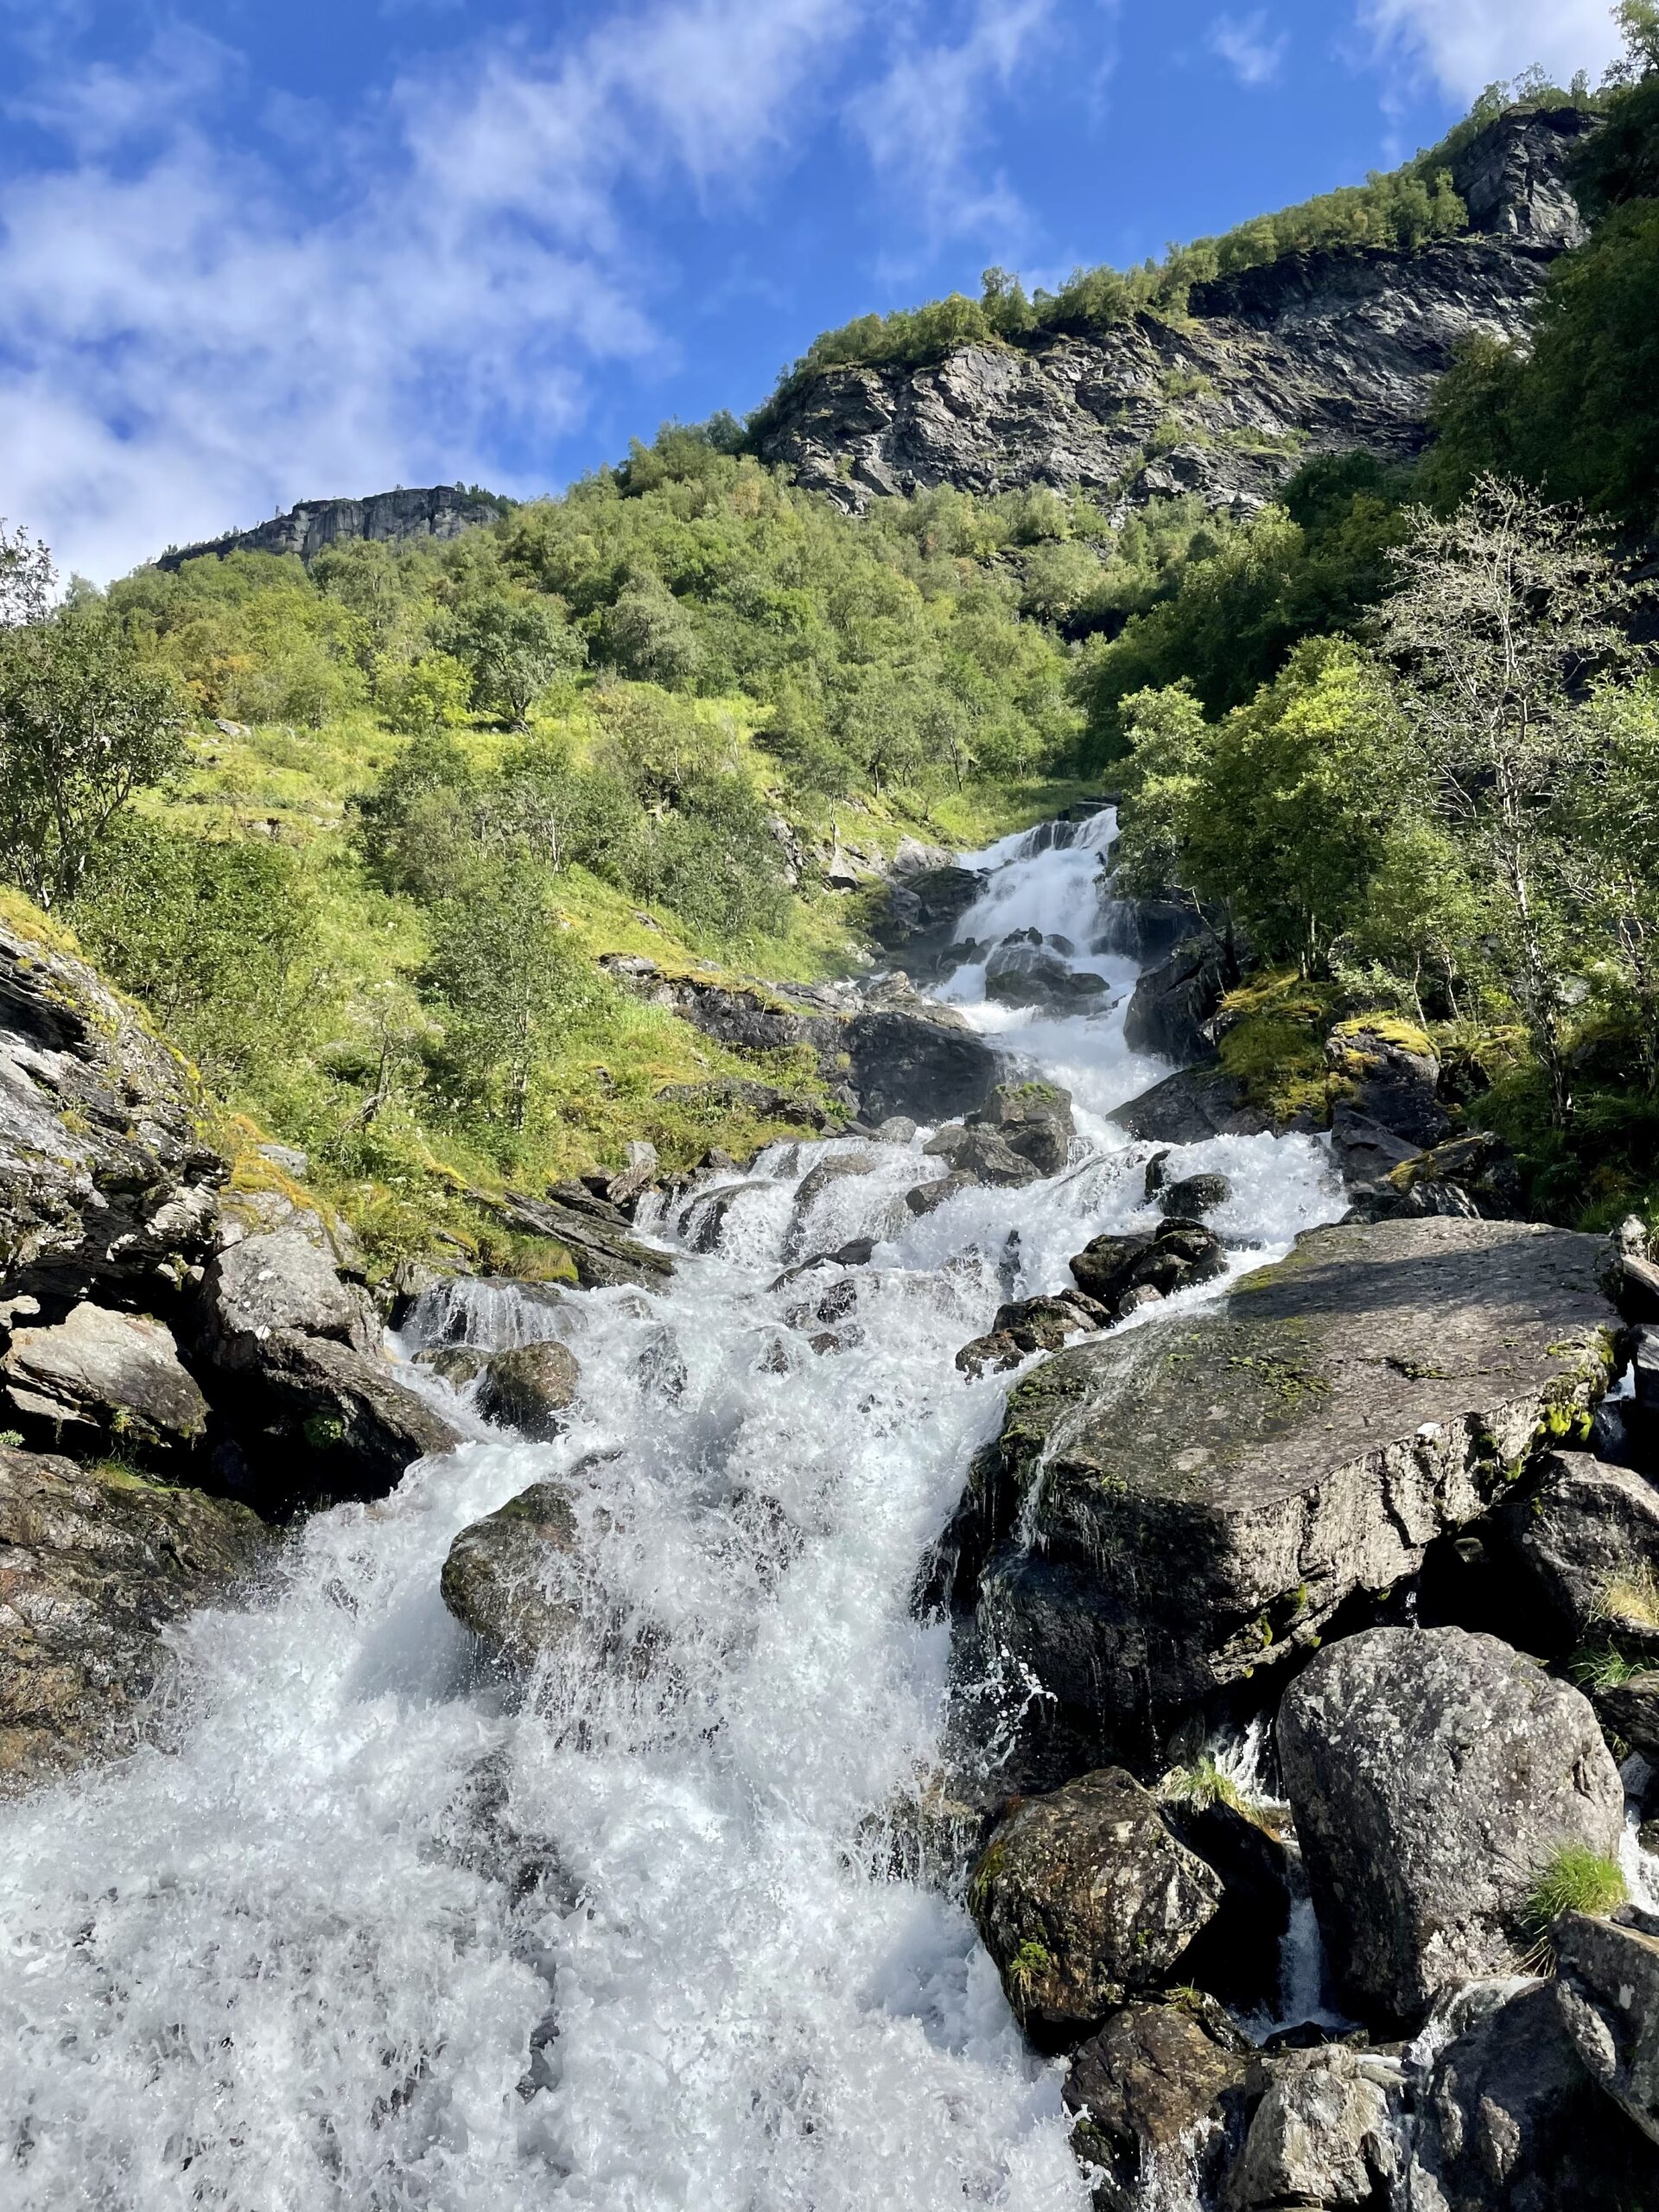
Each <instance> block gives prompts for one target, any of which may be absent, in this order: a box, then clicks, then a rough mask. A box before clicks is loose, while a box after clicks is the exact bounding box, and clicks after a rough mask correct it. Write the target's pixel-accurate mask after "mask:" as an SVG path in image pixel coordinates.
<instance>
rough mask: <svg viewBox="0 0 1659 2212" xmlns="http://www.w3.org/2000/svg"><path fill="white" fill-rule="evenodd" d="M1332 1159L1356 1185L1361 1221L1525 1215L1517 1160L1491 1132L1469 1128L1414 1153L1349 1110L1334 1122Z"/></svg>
mask: <svg viewBox="0 0 1659 2212" xmlns="http://www.w3.org/2000/svg"><path fill="white" fill-rule="evenodd" d="M1332 1157H1333V1159H1335V1160H1336V1161H1337V1164H1338V1166H1339V1167H1340V1168H1341V1169H1342V1172H1343V1173H1344V1176H1345V1177H1346V1178H1347V1179H1348V1181H1349V1182H1350V1183H1351V1185H1355V1206H1356V1216H1355V1217H1356V1218H1357V1219H1362V1220H1366V1221H1394V1220H1401V1219H1412V1218H1417V1217H1421V1216H1423V1215H1425V1214H1444V1215H1446V1216H1448V1217H1452V1218H1453V1219H1463V1220H1478V1221H1513V1220H1515V1219H1516V1218H1517V1217H1519V1216H1520V1215H1521V1214H1522V1212H1523V1211H1524V1207H1523V1205H1522V1198H1523V1193H1522V1187H1521V1178H1520V1174H1519V1173H1518V1171H1517V1170H1516V1165H1515V1158H1514V1154H1512V1153H1511V1152H1510V1147H1509V1146H1508V1145H1507V1144H1505V1142H1504V1141H1503V1138H1502V1137H1500V1136H1496V1135H1493V1134H1492V1132H1491V1130H1490V1129H1469V1130H1466V1131H1465V1133H1464V1134H1463V1135H1461V1136H1456V1137H1452V1138H1449V1139H1448V1140H1447V1141H1446V1143H1444V1144H1439V1145H1435V1146H1434V1147H1433V1148H1432V1149H1431V1150H1429V1151H1427V1152H1415V1151H1412V1150H1411V1149H1410V1148H1409V1147H1408V1143H1407V1141H1406V1140H1405V1139H1404V1138H1400V1137H1395V1136H1393V1135H1390V1134H1389V1132H1388V1131H1386V1130H1384V1129H1383V1128H1382V1127H1381V1125H1380V1124H1379V1123H1377V1122H1367V1121H1365V1120H1364V1119H1363V1116H1359V1115H1357V1113H1356V1112H1355V1110H1354V1109H1353V1108H1352V1107H1348V1106H1338V1108H1337V1109H1336V1112H1335V1115H1334V1116H1333V1117H1332Z"/></svg>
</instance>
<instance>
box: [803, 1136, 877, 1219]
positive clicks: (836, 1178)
mask: <svg viewBox="0 0 1659 2212" xmlns="http://www.w3.org/2000/svg"><path fill="white" fill-rule="evenodd" d="M880 1165H881V1155H880V1153H878V1152H870V1151H868V1149H863V1148H861V1149H859V1150H858V1151H855V1152H827V1153H825V1154H824V1156H823V1159H822V1160H819V1161H817V1164H816V1165H815V1166H811V1167H810V1168H808V1170H807V1172H806V1173H805V1174H804V1176H803V1177H802V1178H801V1181H800V1185H799V1187H798V1190H797V1191H796V1193H795V1211H796V1213H797V1215H801V1214H804V1213H805V1212H806V1211H808V1209H809V1208H810V1206H811V1205H814V1204H815V1202H816V1201H817V1199H819V1198H822V1197H823V1194H824V1192H826V1191H827V1190H828V1189H829V1186H830V1185H831V1184H832V1183H839V1182H840V1181H841V1180H842V1179H843V1177H845V1176H848V1175H870V1174H874V1172H875V1170H876V1169H877V1168H878V1167H879V1166H880Z"/></svg>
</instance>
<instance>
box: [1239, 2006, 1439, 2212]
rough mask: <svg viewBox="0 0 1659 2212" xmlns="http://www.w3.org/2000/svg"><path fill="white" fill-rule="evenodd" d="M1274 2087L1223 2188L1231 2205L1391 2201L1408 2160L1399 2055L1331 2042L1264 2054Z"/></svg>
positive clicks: (1263, 2065)
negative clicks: (1319, 2046) (1271, 2055)
mask: <svg viewBox="0 0 1659 2212" xmlns="http://www.w3.org/2000/svg"><path fill="white" fill-rule="evenodd" d="M1254 2070H1255V2071H1256V2072H1258V2073H1260V2074H1263V2075H1266V2076H1267V2090H1266V2094H1264V2095H1263V2096H1262V2101H1261V2102H1260V2103H1259V2104H1258V2105H1257V2106H1256V2107H1255V2112H1254V2113H1253V2114H1252V2115H1251V2119H1250V2125H1249V2133H1248V2134H1247V2135H1246V2136H1245V2139H1244V2147H1243V2151H1242V2152H1240V2153H1239V2156H1238V2159H1237V2161H1236V2164H1235V2165H1234V2167H1233V2169H1232V2171H1231V2172H1230V2174H1229V2175H1228V2177H1227V2185H1226V2188H1225V2190H1224V2192H1223V2196H1222V2202H1223V2205H1224V2212H1277V2209H1278V2208H1280V2207H1283V2206H1287V2205H1295V2206H1302V2207H1306V2208H1309V2212H1313V2208H1314V2207H1318V2208H1320V2212H1324V2208H1326V2207H1330V2208H1332V2212H1335V2208H1338V2207H1344V2206H1351V2207H1353V2208H1355V2212H1373V2208H1382V2207H1385V2206H1387V2205H1388V2204H1389V2203H1390V2202H1392V2201H1393V2199H1392V2191H1393V2188H1394V2184H1395V2182H1396V2180H1397V2179H1398V2177H1399V2176H1400V2171H1401V2168H1402V2165H1403V2164H1404V2158H1403V2154H1402V2130H1401V2126H1400V2117H1401V2110H1402V2104H1403V2101H1404V2099H1403V2094H1402V2092H1403V2087H1404V2077H1403V2075H1402V2071H1401V2068H1400V2064H1399V2062H1398V2060H1396V2059H1389V2058H1387V2057H1384V2056H1381V2055H1380V2054H1378V2053H1374V2052H1371V2051H1362V2050H1347V2049H1344V2048H1342V2047H1340V2046H1337V2047H1332V2046H1327V2047H1325V2049H1323V2050H1306V2051H1287V2052H1284V2053H1282V2054H1280V2055H1277V2056H1274V2058H1273V2059H1271V2060H1269V2061H1258V2062H1257V2065H1256V2068H1255V2069H1254Z"/></svg>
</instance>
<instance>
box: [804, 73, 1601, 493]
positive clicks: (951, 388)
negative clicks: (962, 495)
mask: <svg viewBox="0 0 1659 2212" xmlns="http://www.w3.org/2000/svg"><path fill="white" fill-rule="evenodd" d="M1591 128H1592V118H1589V117H1588V116H1586V114H1584V113H1583V112H1582V111H1580V110H1577V109H1562V110H1559V111H1553V112H1545V113H1539V114H1535V115H1531V116H1520V115H1510V116H1506V117H1503V118H1500V119H1499V120H1498V121H1497V122H1496V123H1494V124H1492V125H1491V126H1490V128H1489V129H1488V130H1485V131H1484V132H1483V133H1482V134H1481V135H1480V136H1479V137H1478V138H1477V139H1476V140H1475V142H1474V143H1473V144H1472V145H1471V146H1470V147H1469V148H1467V149H1465V151H1464V153H1463V154H1462V155H1461V156H1459V162H1458V165H1457V171H1456V174H1457V175H1458V177H1459V180H1461V181H1462V182H1463V185H1464V188H1465V196H1466V200H1467V205H1468V207H1469V214H1470V220H1471V231H1470V232H1469V234H1468V235H1466V236H1465V237H1463V238H1444V239H1440V240H1438V241H1436V242H1435V243H1433V244H1432V245H1427V246H1425V247H1423V248H1421V249H1420V250H1419V251H1416V252H1414V253H1408V254H1400V253H1388V252H1382V251H1369V250H1368V251H1330V252H1319V253H1314V254H1310V255H1305V256H1296V257H1292V258H1289V259H1286V260H1282V261H1278V262H1274V263H1272V264H1268V266H1265V267H1262V268H1257V269H1252V270H1247V271H1245V272H1244V273H1243V275H1242V276H1239V277H1233V278H1229V279H1223V280H1221V281H1220V282H1218V283H1212V284H1207V285H1201V286H1199V287H1198V288H1197V289H1196V290H1195V291H1194V293H1193V295H1192V315H1191V316H1190V317H1189V318H1187V319H1185V320H1182V321H1159V320H1158V319H1156V318H1154V317H1153V316H1150V315H1139V316H1136V317H1135V320H1134V321H1130V322H1128V323H1124V324H1121V325H1119V326H1117V327H1113V328H1109V329H1106V330H1103V331H1100V332H1098V333H1096V334H1081V333H1065V334H1046V335H1044V336H1040V337H1038V338H1037V339H1035V340H1033V341H1031V342H1029V343H1028V344H1027V345H1025V346H1021V347H1020V348H1019V349H1017V350H1016V349H1014V348H1006V347H1002V346H992V345H986V344H975V345H970V346H962V347H959V348H958V349H957V351H955V352H954V353H950V354H949V355H947V356H946V358H945V359H944V360H942V361H939V362H938V363H935V364H931V365H927V366H925V367H920V368H905V367H893V368H841V369H829V370H826V371H824V372H821V373H820V374H817V375H816V376H813V377H811V378H808V379H806V380H805V381H804V382H803V383H801V384H800V385H798V386H797V387H795V388H794V389H792V390H790V391H786V392H785V394H784V395H783V396H782V397H780V399H779V401H778V402H776V403H774V404H773V405H772V408H771V409H770V410H768V416H767V419H766V423H764V425H763V427H762V429H761V432H760V454H761V457H762V458H763V459H764V460H766V461H772V462H784V463H786V464H787V465H788V466H790V467H791V468H793V469H794V471H795V473H796V476H797V479H798V481H799V482H801V483H802V484H804V485H805V486H808V487H809V488H810V489H812V490H816V491H822V492H823V493H827V494H828V495H829V498H831V499H835V500H836V502H837V503H838V504H839V505H842V506H843V507H846V508H849V509H850V510H852V511H854V512H861V511H862V510H863V509H864V508H866V507H867V506H868V505H869V503H870V501H871V500H872V499H876V498H880V497H882V496H886V495H889V494H893V493H906V492H910V491H915V490H925V489H927V488H928V487H930V486H934V485H939V484H950V485H955V486H957V488H958V489H960V490H963V491H969V492H975V493H998V492H1006V491H1011V490H1015V489H1018V488H1019V487H1020V486H1025V485H1032V484H1038V485H1049V486H1054V487H1055V488H1057V489H1059V490H1069V489H1071V487H1072V486H1083V487H1084V488H1086V489H1090V490H1094V491H1098V492H1104V493H1108V494H1109V496H1110V497H1112V498H1113V499H1117V500H1121V501H1122V503H1123V504H1124V505H1131V506H1135V505H1145V504H1146V503H1147V501H1149V500H1151V499H1156V498H1159V497H1160V496H1167V495H1169V494H1172V493H1198V494H1199V495H1200V496H1201V497H1203V498H1204V499H1205V500H1206V501H1207V502H1208V503H1209V504H1210V505H1212V506H1229V505H1240V504H1242V505H1246V506H1249V505H1259V504H1260V503H1261V502H1262V501H1263V500H1264V499H1270V498H1272V497H1273V496H1274V493H1275V492H1276V491H1277V489H1278V488H1279V486H1281V485H1282V484H1283V483H1284V481H1285V480H1286V479H1287V477H1288V476H1290V475H1291V474H1293V472H1294V470H1295V469H1296V468H1297V467H1299V466H1300V464H1301V463H1302V462H1303V461H1305V460H1306V459H1307V458H1308V457H1309V456H1310V455H1311V454H1321V453H1335V452H1346V451H1351V450H1352V449H1354V448H1360V449H1362V450H1363V451H1365V452H1369V453H1371V454H1376V456H1377V457H1378V458H1379V459H1381V460H1383V461H1404V460H1409V459H1410V458H1412V457H1413V456H1414V454H1417V453H1418V452H1419V451H1421V448H1422V446H1423V444H1424V442H1425V441H1426V438H1427V423H1428V410H1429V403H1430V399H1431V397H1432V395H1433V390H1434V386H1435V385H1436V383H1437V381H1438V380H1439V378H1440V377H1441V376H1442V375H1444V373H1445V372H1446V370H1447V369H1448V368H1449V367H1450V366H1451V365H1452V359H1453V356H1454V354H1455V353H1456V351H1457V349H1458V347H1459V346H1461V345H1463V344H1465V342H1466V341H1467V340H1470V339H1471V338H1478V337H1488V338H1496V339H1498V340H1505V341H1508V340H1516V339H1520V338H1522V337H1523V336H1524V335H1525V334H1526V332H1527V329H1528V327H1529V318H1530V315H1531V311H1532V308H1533V307H1534V304H1535V302H1536V300H1537V297H1538V295H1539V292H1540V289H1541V286H1542V283H1543V280H1544V277H1545V274H1546V271H1547V270H1548V265H1549V262H1550V260H1551V258H1552V257H1554V254H1556V253H1557V252H1559V251H1560V250H1561V249H1562V248H1563V247H1565V246H1567V245H1573V244H1574V243H1576V242H1577V241H1578V239H1579V238H1580V237H1581V236H1582V235H1583V232H1582V228H1581V226H1580V222H1579V219H1578V215H1577V211H1576V208H1575V207H1574V204H1573V198H1572V194H1571V192H1570V191H1569V190H1568V188H1567V185H1566V183H1565V181H1564V168H1565V163H1566V160H1567V156H1568V155H1569V154H1570V152H1571V149H1572V148H1573V146H1574V145H1575V144H1576V143H1577V142H1578V141H1579V140H1580V138H1581V137H1583V135H1584V134H1585V133H1586V130H1589V129H1591ZM1172 388H1174V389H1180V390H1185V391H1189V392H1191V393H1192V397H1188V398H1185V399H1182V400H1177V401H1172V398H1171V391H1172ZM1172 416H1173V417H1175V418H1176V419H1177V420H1178V422H1179V425H1180V428H1179V429H1177V430H1175V431H1174V432H1173V435H1172V430H1171V418H1172Z"/></svg>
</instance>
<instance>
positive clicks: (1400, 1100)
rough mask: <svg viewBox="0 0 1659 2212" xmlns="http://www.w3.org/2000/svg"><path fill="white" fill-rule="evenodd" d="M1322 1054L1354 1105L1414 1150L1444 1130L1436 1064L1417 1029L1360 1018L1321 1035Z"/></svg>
mask: <svg viewBox="0 0 1659 2212" xmlns="http://www.w3.org/2000/svg"><path fill="white" fill-rule="evenodd" d="M1325 1059H1326V1061H1327V1063H1328V1064H1329V1066H1330V1069H1331V1072H1332V1077H1334V1079H1335V1081H1336V1082H1337V1084H1338V1085H1339V1087H1340V1089H1341V1090H1342V1091H1343V1092H1344V1095H1345V1096H1347V1097H1348V1099H1349V1100H1351V1103H1352V1105H1353V1106H1354V1108H1355V1109H1357V1111H1358V1112H1359V1113H1360V1114H1361V1115H1363V1116H1364V1117H1365V1119H1366V1120H1368V1121H1370V1122H1376V1123H1379V1124H1380V1125H1381V1126H1382V1127H1383V1128H1385V1129H1388V1130H1389V1131H1391V1132H1392V1134H1393V1135H1395V1136H1396V1137H1403V1138H1404V1139H1406V1141H1408V1144H1409V1145H1410V1147H1411V1149H1412V1150H1413V1151H1414V1152H1422V1151H1424V1150H1426V1149H1427V1147H1429V1146H1430V1145H1434V1144H1438V1143H1439V1142H1440V1140H1441V1138H1442V1137H1444V1136H1446V1135H1448V1134H1449V1132H1450V1130H1451V1128H1452V1122H1451V1117H1450V1116H1448V1114H1447V1113H1446V1109H1445V1108H1444V1107H1443V1106H1442V1105H1441V1104H1440V1098H1439V1096H1438V1095H1437V1094H1438V1090H1439V1086H1440V1060H1439V1058H1438V1057H1437V1055H1436V1053H1435V1051H1434V1048H1433V1046H1432V1045H1431V1044H1430V1043H1429V1041H1428V1039H1427V1037H1425V1036H1424V1035H1423V1034H1422V1033H1421V1030H1415V1029H1410V1028H1408V1027H1407V1026H1406V1025H1405V1024H1404V1023H1403V1022H1398V1021H1394V1020H1388V1019H1383V1020H1377V1019H1376V1017H1375V1016H1373V1017H1370V1018H1366V1017H1364V1016H1361V1017H1360V1018H1359V1019H1358V1020H1353V1021H1343V1022H1338V1025H1337V1027H1335V1028H1334V1029H1333V1030H1332V1032H1331V1034H1330V1035H1329V1037H1327V1038H1326V1039H1325Z"/></svg>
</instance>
